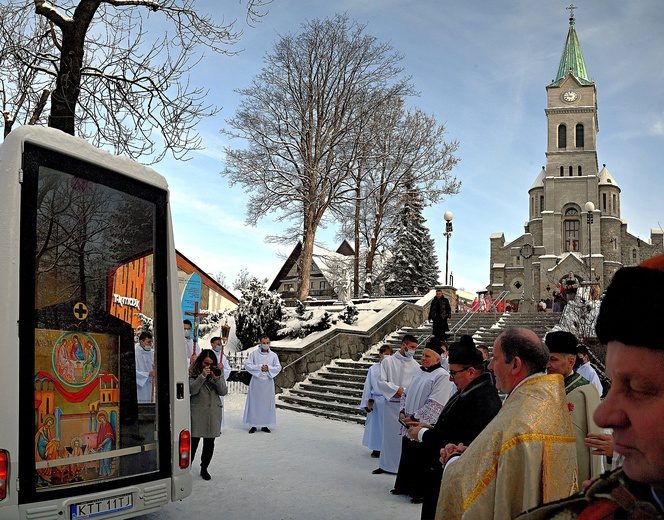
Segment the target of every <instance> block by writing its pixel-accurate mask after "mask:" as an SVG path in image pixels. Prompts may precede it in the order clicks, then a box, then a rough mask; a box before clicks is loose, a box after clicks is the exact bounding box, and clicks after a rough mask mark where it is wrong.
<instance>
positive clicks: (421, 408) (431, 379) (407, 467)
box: [391, 338, 456, 504]
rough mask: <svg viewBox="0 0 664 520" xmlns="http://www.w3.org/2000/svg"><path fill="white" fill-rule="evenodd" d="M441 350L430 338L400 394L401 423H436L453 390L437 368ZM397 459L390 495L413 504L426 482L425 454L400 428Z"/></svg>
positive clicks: (439, 368)
mask: <svg viewBox="0 0 664 520" xmlns="http://www.w3.org/2000/svg"><path fill="white" fill-rule="evenodd" d="M442 352H443V349H442V347H441V345H440V340H438V339H436V338H431V340H430V341H429V342H428V343H427V344H426V346H425V347H424V350H423V351H422V366H421V367H420V370H418V371H417V372H415V375H413V378H412V379H411V381H410V384H409V385H408V387H407V388H406V389H405V390H404V391H403V394H401V411H400V412H399V418H400V420H401V423H402V424H406V425H408V427H413V426H416V425H419V424H420V423H423V424H430V425H432V424H436V422H437V421H438V416H439V415H440V412H442V411H443V407H444V406H445V405H446V404H447V401H448V400H449V398H450V396H451V395H452V394H453V393H454V392H455V391H456V389H455V388H454V384H452V381H450V374H449V373H448V372H447V370H445V369H444V368H443V367H442V366H441V365H440V357H441V354H442ZM400 433H401V434H402V435H403V437H402V441H401V458H400V460H399V470H398V471H397V478H396V481H395V482H394V489H393V490H392V491H391V492H392V494H394V495H410V497H411V500H410V501H411V502H412V503H413V504H419V503H421V502H422V500H423V492H424V484H425V482H426V480H425V479H426V473H425V471H424V468H425V459H424V456H425V452H424V449H423V448H422V446H421V445H420V444H419V443H415V442H412V441H411V440H410V439H409V438H408V435H407V433H408V431H407V429H406V428H405V427H403V426H402V428H401V432H400Z"/></svg>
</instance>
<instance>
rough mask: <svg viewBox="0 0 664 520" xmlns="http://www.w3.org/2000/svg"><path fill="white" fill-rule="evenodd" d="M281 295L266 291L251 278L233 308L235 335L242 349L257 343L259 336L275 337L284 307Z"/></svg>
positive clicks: (256, 280)
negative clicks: (235, 306)
mask: <svg viewBox="0 0 664 520" xmlns="http://www.w3.org/2000/svg"><path fill="white" fill-rule="evenodd" d="M283 305H284V304H283V302H282V300H281V296H280V295H279V294H278V293H276V292H274V291H268V290H267V289H266V288H265V285H263V284H262V283H261V282H260V281H259V280H258V279H257V278H252V279H251V280H250V281H249V284H248V286H247V288H246V289H244V290H243V292H242V298H241V299H240V302H239V303H238V305H237V308H236V309H235V311H233V312H234V314H235V327H236V329H235V335H236V336H237V339H238V340H239V341H240V343H241V344H242V350H245V349H248V348H249V347H251V346H252V345H255V344H256V343H258V340H259V339H260V337H261V336H263V335H267V336H269V337H270V338H273V339H275V338H276V337H277V331H278V330H279V328H280V320H281V319H282V317H283V314H284V309H283Z"/></svg>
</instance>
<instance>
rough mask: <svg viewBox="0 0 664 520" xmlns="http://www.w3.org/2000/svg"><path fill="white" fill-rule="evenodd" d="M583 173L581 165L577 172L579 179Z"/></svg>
mask: <svg viewBox="0 0 664 520" xmlns="http://www.w3.org/2000/svg"><path fill="white" fill-rule="evenodd" d="M581 171H582V170H581V165H580V164H579V167H578V168H577V170H576V174H577V175H578V176H579V177H581Z"/></svg>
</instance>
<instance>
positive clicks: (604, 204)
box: [602, 193, 606, 211]
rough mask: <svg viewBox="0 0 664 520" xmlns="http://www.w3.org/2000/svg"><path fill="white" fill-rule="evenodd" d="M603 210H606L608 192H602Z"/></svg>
mask: <svg viewBox="0 0 664 520" xmlns="http://www.w3.org/2000/svg"><path fill="white" fill-rule="evenodd" d="M602 211H606V193H602Z"/></svg>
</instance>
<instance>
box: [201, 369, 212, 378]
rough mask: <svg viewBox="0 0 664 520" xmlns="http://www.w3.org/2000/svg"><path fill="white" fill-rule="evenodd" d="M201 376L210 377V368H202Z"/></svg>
mask: <svg viewBox="0 0 664 520" xmlns="http://www.w3.org/2000/svg"><path fill="white" fill-rule="evenodd" d="M201 375H202V376H203V377H208V376H209V375H210V367H203V370H202V371H201Z"/></svg>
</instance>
